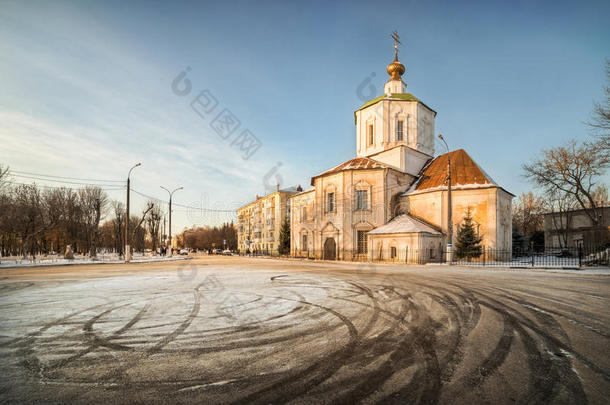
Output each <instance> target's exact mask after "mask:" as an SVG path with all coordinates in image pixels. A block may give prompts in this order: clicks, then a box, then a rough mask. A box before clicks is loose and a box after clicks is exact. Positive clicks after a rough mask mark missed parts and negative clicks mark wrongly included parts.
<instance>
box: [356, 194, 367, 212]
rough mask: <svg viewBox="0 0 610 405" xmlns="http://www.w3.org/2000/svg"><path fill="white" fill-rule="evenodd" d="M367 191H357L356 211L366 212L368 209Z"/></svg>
mask: <svg viewBox="0 0 610 405" xmlns="http://www.w3.org/2000/svg"><path fill="white" fill-rule="evenodd" d="M366 194H367V192H366V190H356V209H357V210H366V209H368V201H367V195H366Z"/></svg>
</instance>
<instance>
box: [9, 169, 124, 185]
mask: <svg viewBox="0 0 610 405" xmlns="http://www.w3.org/2000/svg"><path fill="white" fill-rule="evenodd" d="M9 173H17V174H26V175H30V176H38V177H53V178H56V179H67V180H82V181H98V182H109V183H124V182H125V181H124V180H101V179H83V178H79V177H65V176H55V175H51V174H42V173H32V172H22V171H19V170H10V171H9Z"/></svg>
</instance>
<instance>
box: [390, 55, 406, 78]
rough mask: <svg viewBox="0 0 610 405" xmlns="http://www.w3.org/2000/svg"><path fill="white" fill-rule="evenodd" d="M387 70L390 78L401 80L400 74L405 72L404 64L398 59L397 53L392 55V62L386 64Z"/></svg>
mask: <svg viewBox="0 0 610 405" xmlns="http://www.w3.org/2000/svg"><path fill="white" fill-rule="evenodd" d="M387 71H388V74H389V75H390V80H402V79H401V78H400V76H402V75H403V74H404V73H405V65H403V64H402V63H400V62H399V61H398V55H396V56H395V57H394V62H392V63H390V64H389V65H388V69H387Z"/></svg>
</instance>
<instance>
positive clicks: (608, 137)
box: [587, 60, 610, 153]
mask: <svg viewBox="0 0 610 405" xmlns="http://www.w3.org/2000/svg"><path fill="white" fill-rule="evenodd" d="M605 68H606V85H605V86H604V94H605V100H604V101H602V102H601V103H600V102H595V103H594V104H593V118H592V119H591V120H590V121H588V122H587V125H588V126H589V128H591V130H592V132H593V134H594V135H595V136H596V137H597V139H598V142H597V143H598V145H599V147H600V148H602V149H604V150H606V153H607V152H608V151H609V150H610V60H606V66H605Z"/></svg>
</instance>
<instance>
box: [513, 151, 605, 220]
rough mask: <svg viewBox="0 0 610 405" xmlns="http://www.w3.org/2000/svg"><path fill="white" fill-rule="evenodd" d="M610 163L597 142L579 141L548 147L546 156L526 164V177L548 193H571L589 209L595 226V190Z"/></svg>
mask: <svg viewBox="0 0 610 405" xmlns="http://www.w3.org/2000/svg"><path fill="white" fill-rule="evenodd" d="M609 165H610V155H609V154H608V153H607V151H605V150H603V149H601V148H600V147H599V146H598V145H596V144H590V143H587V142H583V143H579V142H577V141H575V140H572V141H570V142H568V143H567V144H566V145H564V146H559V147H556V148H551V149H546V150H543V151H542V156H540V157H539V158H537V159H536V160H534V161H533V162H532V163H530V164H524V165H523V170H524V171H525V177H526V178H528V179H529V180H530V181H532V182H533V183H534V184H536V185H538V186H539V187H541V188H542V189H544V190H545V191H546V192H547V193H549V192H554V191H561V192H563V193H565V194H569V195H571V196H572V197H573V198H574V199H575V200H576V201H577V202H578V205H579V206H580V207H581V208H582V209H584V210H585V212H586V214H587V216H588V217H589V218H590V219H591V222H592V223H593V225H595V226H597V225H599V221H600V216H599V212H598V205H597V202H596V201H595V199H594V196H593V193H594V190H595V189H596V184H597V181H598V179H599V177H600V176H602V175H603V174H604V172H605V171H606V169H607V168H608V166H609Z"/></svg>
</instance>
